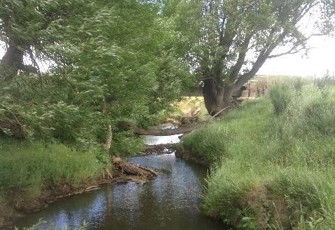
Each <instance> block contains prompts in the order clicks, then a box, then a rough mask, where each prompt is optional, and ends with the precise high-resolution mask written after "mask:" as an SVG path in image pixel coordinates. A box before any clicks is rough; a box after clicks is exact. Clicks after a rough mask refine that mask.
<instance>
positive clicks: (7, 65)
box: [0, 39, 24, 80]
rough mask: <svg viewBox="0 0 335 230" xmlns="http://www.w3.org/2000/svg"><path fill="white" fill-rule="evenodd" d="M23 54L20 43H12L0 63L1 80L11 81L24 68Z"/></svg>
mask: <svg viewBox="0 0 335 230" xmlns="http://www.w3.org/2000/svg"><path fill="white" fill-rule="evenodd" d="M14 40H15V39H14ZM23 54H24V51H23V50H22V49H21V48H19V42H18V41H16V40H15V41H11V42H10V44H9V46H8V48H7V51H6V53H5V55H4V56H3V58H2V60H1V62H0V78H2V79H5V80H10V79H12V78H13V77H15V76H16V75H17V73H18V71H19V70H20V69H22V67H23Z"/></svg>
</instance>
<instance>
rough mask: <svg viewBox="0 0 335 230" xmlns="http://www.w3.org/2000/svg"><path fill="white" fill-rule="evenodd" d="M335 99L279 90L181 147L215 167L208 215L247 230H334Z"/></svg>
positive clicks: (318, 92) (312, 90)
mask: <svg viewBox="0 0 335 230" xmlns="http://www.w3.org/2000/svg"><path fill="white" fill-rule="evenodd" d="M334 114H335V100H334V91H333V90H332V89H329V88H327V87H324V86H322V85H313V84H307V85H303V84H301V82H300V83H299V82H296V83H294V84H293V83H292V82H291V84H288V85H279V86H276V87H274V88H273V89H272V90H271V92H270V98H264V99H259V100H257V101H254V102H249V103H246V104H244V105H243V106H242V107H241V108H239V109H237V110H235V111H232V112H229V114H227V115H225V117H224V118H223V119H222V120H220V121H218V122H215V123H213V124H210V125H208V126H206V127H203V128H201V129H199V130H196V131H193V132H192V133H191V134H189V135H187V136H185V137H184V138H183V139H182V143H181V144H180V146H179V148H180V149H182V150H183V151H187V152H188V154H192V157H195V158H198V159H201V160H203V161H206V162H208V163H210V164H211V165H212V170H211V173H210V175H209V177H208V183H207V190H206V194H205V198H204V203H203V211H204V212H205V213H206V214H207V215H208V216H211V217H213V218H216V219H220V220H222V221H224V222H227V223H229V224H232V225H234V226H236V227H238V228H242V229H335V215H334V213H335V203H334V202H335V181H334V180H333V178H334V175H335V166H334V159H335V155H334V147H335V138H334V135H335V118H334Z"/></svg>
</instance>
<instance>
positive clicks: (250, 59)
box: [189, 0, 333, 115]
mask: <svg viewBox="0 0 335 230" xmlns="http://www.w3.org/2000/svg"><path fill="white" fill-rule="evenodd" d="M199 2H200V3H199V4H201V5H202V8H201V12H198V15H201V16H200V17H199V20H200V24H199V33H200V34H199V39H198V40H197V42H196V43H195V45H194V48H193V49H192V51H191V52H190V53H189V60H190V64H191V66H192V68H193V70H194V72H195V73H196V74H197V75H198V76H200V79H201V80H202V81H203V96H204V99H205V105H206V108H207V110H208V112H209V114H211V115H214V114H216V113H218V112H220V111H221V110H222V109H223V108H225V107H227V106H228V105H229V104H230V103H231V96H232V94H233V93H234V92H236V91H238V90H239V89H240V88H241V87H242V86H243V85H244V84H245V83H246V82H248V81H249V80H250V79H251V78H253V77H254V76H255V74H256V73H257V71H258V70H259V69H260V68H261V67H262V65H263V64H264V63H265V61H266V60H267V59H270V58H276V57H279V56H283V55H288V54H293V53H297V52H299V51H301V50H303V49H305V48H306V44H307V41H308V39H309V38H310V37H311V36H313V35H315V34H320V33H326V32H329V31H328V30H327V31H325V30H319V28H320V21H321V19H322V20H323V22H328V23H327V24H324V25H326V26H328V29H329V27H331V26H332V24H331V23H329V18H326V17H328V16H332V15H333V10H332V9H333V5H332V2H331V1H322V0H254V1H250V0H238V1H236V0H205V1H199ZM316 15H319V17H320V20H318V21H315V22H316V25H315V26H316V27H315V28H317V30H315V31H317V32H315V34H309V35H306V34H304V33H303V31H302V30H301V25H302V21H303V20H304V19H305V18H307V17H313V16H316ZM323 28H326V27H323Z"/></svg>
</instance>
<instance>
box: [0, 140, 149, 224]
mask: <svg viewBox="0 0 335 230" xmlns="http://www.w3.org/2000/svg"><path fill="white" fill-rule="evenodd" d="M0 146H1V154H0V168H1V170H0V213H1V215H0V229H6V228H12V227H13V226H12V224H13V222H14V221H15V219H17V218H20V217H22V216H24V215H26V214H28V213H32V212H36V211H39V210H41V209H44V208H46V207H47V206H48V205H49V204H51V203H54V202H55V201H57V200H59V199H61V198H64V197H68V196H72V195H76V194H81V193H84V192H89V191H92V190H95V189H98V188H99V187H100V186H101V185H103V184H107V183H116V182H124V181H129V180H132V181H135V182H138V183H145V180H146V179H147V178H149V177H154V176H155V175H154V172H150V170H149V169H145V168H140V167H137V166H133V165H131V164H127V163H125V162H123V161H121V160H120V159H117V158H113V159H114V160H113V162H111V161H110V158H109V157H108V155H107V154H105V153H101V152H99V151H98V150H95V151H94V150H92V151H77V150H73V149H70V148H69V147H66V146H64V145H61V144H49V145H45V144H43V143H41V142H28V141H23V142H22V141H15V140H2V141H1V145H0ZM98 159H99V160H98ZM138 175H140V176H138Z"/></svg>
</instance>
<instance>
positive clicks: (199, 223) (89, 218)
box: [16, 137, 228, 230]
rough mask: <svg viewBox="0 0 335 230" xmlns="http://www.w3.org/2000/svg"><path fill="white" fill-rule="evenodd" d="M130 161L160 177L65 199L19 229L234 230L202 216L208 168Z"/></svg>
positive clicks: (161, 158) (163, 159)
mask: <svg viewBox="0 0 335 230" xmlns="http://www.w3.org/2000/svg"><path fill="white" fill-rule="evenodd" d="M150 138H151V140H152V137H149V139H150ZM164 138H166V139H167V140H168V137H164ZM159 141H160V143H161V142H162V140H161V139H159ZM174 141H177V140H175V139H174V140H173V141H172V142H174ZM166 142H171V141H165V142H164V143H166ZM128 161H129V162H132V163H136V164H140V165H142V166H145V167H150V168H153V169H154V170H156V171H157V172H158V173H159V174H158V176H157V178H155V179H154V180H152V181H150V182H148V183H146V184H144V185H141V184H136V183H134V182H129V183H123V184H113V185H107V186H105V187H103V188H102V189H100V190H96V191H93V192H90V193H86V194H81V195H77V196H73V197H70V198H66V199H62V200H60V201H58V202H56V203H55V204H53V205H51V206H50V207H48V208H47V209H45V210H42V211H40V212H38V213H35V214H31V215H29V216H27V217H25V218H23V219H21V220H20V221H19V222H17V223H16V226H18V227H27V226H31V225H33V224H35V223H37V222H38V221H39V219H43V220H44V221H45V222H46V223H45V224H42V225H40V226H39V227H38V228H37V229H46V228H47V226H53V227H54V229H57V230H58V229H65V228H66V227H70V228H78V227H79V226H80V225H81V224H82V223H83V222H84V221H86V223H87V225H88V229H101V230H102V229H115V230H165V229H166V230H168V229H169V230H205V229H206V230H218V229H221V230H222V229H228V228H226V227H225V226H223V224H222V223H221V222H218V221H214V220H212V219H209V218H207V217H205V216H204V215H202V214H201V212H200V210H199V207H200V202H201V194H202V192H203V185H204V178H205V176H206V170H205V169H204V168H202V167H200V166H198V165H195V164H192V163H190V162H185V161H184V160H181V159H179V158H176V157H175V155H174V154H160V155H149V156H140V157H132V158H129V160H128Z"/></svg>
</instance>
